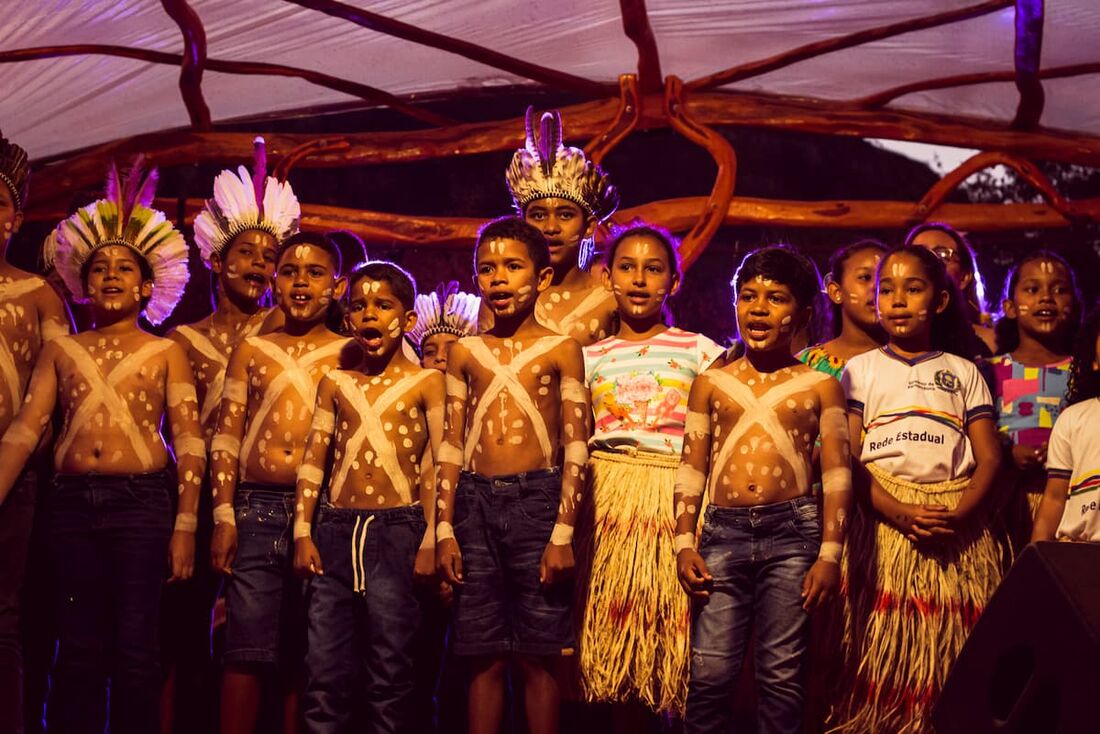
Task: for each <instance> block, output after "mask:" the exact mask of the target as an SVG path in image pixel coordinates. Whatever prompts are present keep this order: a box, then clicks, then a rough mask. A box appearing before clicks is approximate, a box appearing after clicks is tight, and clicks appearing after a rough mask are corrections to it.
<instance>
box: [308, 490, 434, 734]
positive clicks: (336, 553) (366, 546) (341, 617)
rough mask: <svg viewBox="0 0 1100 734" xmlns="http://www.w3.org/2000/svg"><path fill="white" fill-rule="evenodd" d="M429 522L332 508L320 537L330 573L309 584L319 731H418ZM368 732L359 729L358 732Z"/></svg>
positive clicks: (404, 513)
mask: <svg viewBox="0 0 1100 734" xmlns="http://www.w3.org/2000/svg"><path fill="white" fill-rule="evenodd" d="M425 528H427V523H426V522H425V520H424V510H423V508H421V506H420V505H412V506H408V507H395V508H391V509H385V510H373V511H370V510H350V509H342V508H336V507H332V506H331V505H327V504H326V505H322V507H321V509H320V512H319V517H318V519H317V525H316V527H315V528H314V530H313V539H314V542H315V543H316V545H317V551H318V552H319V553H320V555H321V565H322V566H323V568H324V575H322V576H314V577H312V578H311V579H310V580H309V582H308V583H307V584H306V605H307V609H308V618H309V626H308V639H309V645H308V651H307V653H306V671H307V680H306V692H305V697H304V699H303V701H302V714H303V718H304V719H305V725H306V730H307V731H309V732H311V733H320V732H326V733H327V732H332V733H333V734H335V733H336V732H347V731H351V729H352V726H353V720H354V716H353V713H354V710H355V708H356V706H357V705H364V706H365V708H366V711H365V714H366V721H365V722H364V724H365V726H364V727H362V730H363V731H366V732H379V733H381V732H412V731H414V729H415V726H414V725H413V721H414V719H415V712H414V710H413V709H414V696H413V654H414V648H415V640H416V634H417V631H418V629H419V627H420V622H421V617H422V610H421V602H420V599H419V598H418V596H417V589H416V587H415V581H414V579H413V565H414V564H415V562H416V552H417V550H418V549H419V547H420V541H421V539H422V538H423V537H424V530H425ZM356 730H359V727H356Z"/></svg>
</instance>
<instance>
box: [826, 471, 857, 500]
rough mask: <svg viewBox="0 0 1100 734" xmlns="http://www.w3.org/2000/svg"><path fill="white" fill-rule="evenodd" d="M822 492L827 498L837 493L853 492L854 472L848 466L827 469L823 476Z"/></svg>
mask: <svg viewBox="0 0 1100 734" xmlns="http://www.w3.org/2000/svg"><path fill="white" fill-rule="evenodd" d="M821 491H822V492H823V493H824V494H825V495H826V496H827V495H830V494H835V493H837V492H851V491H852V470H851V468H850V467H847V466H836V467H833V468H832V469H826V470H825V471H824V472H823V473H822V474H821Z"/></svg>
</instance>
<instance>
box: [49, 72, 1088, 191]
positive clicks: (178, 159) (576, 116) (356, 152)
mask: <svg viewBox="0 0 1100 734" xmlns="http://www.w3.org/2000/svg"><path fill="white" fill-rule="evenodd" d="M618 105H619V103H618V102H616V101H614V100H610V99H605V100H600V101H596V102H585V103H583V104H580V105H574V106H572V107H565V108H563V109H562V116H563V118H564V119H565V121H566V126H565V127H566V130H565V131H566V133H567V134H568V135H569V137H570V139H571V140H586V139H588V140H590V139H592V138H594V137H596V136H598V135H602V134H603V133H604V132H605V131H606V130H607V128H608V125H609V124H610V122H611V120H612V119H613V117H614V115H615V113H616V110H617V109H618ZM662 105H663V99H662V98H661V97H656V96H645V97H641V98H639V109H640V111H641V117H640V119H639V121H638V125H639V126H641V127H647V128H660V127H666V126H667V125H668V121H667V119H665V118H664V116H663V114H662V113H661V106H662ZM687 108H688V111H689V113H690V114H691V116H692V117H693V118H694V119H696V120H698V121H699V122H700V123H702V124H705V125H710V126H716V125H732V126H746V127H759V128H767V129H777V130H797V131H800V132H808V133H822V134H826V135H843V136H848V137H868V138H887V139H891V140H914V141H920V142H925V143H938V144H941V145H955V146H959V147H965V148H978V149H985V150H1002V151H1007V152H1011V153H1012V154H1013V155H1017V156H1021V157H1027V158H1031V159H1036V160H1052V161H1061V162H1066V163H1077V164H1081V165H1091V166H1100V136H1094V135H1085V134H1072V133H1066V132H1061V131H1057V130H1046V129H1042V128H1040V129H1038V130H1034V131H1020V130H1010V129H1009V128H1007V127H1006V126H1004V125H998V124H994V123H991V122H989V121H986V120H974V119H965V118H951V117H947V116H943V115H930V114H918V113H911V112H904V111H895V110H881V111H867V110H861V109H859V108H857V107H854V106H852V105H850V104H845V103H839V102H822V101H815V100H808V99H797V98H791V97H778V96H774V95H761V94H728V93H721V94H714V93H712V94H693V95H691V96H690V97H688V98H687ZM254 137H255V133H226V132H210V133H196V132H189V131H177V132H161V133H151V134H148V135H139V136H136V137H133V138H127V139H124V140H118V141H114V142H111V143H107V144H105V145H101V146H98V147H96V148H93V149H91V150H89V151H87V152H85V153H83V154H81V155H77V156H74V157H72V158H69V159H67V160H64V161H61V162H58V163H54V164H51V165H48V166H45V167H43V168H41V169H37V170H36V171H35V174H34V180H33V182H32V184H31V185H32V186H33V188H34V199H35V200H37V201H40V202H43V203H45V202H47V201H50V200H53V199H63V200H65V201H66V202H67V201H68V198H69V197H70V196H71V195H72V192H73V191H74V190H79V189H82V188H85V187H88V186H98V185H99V183H100V182H101V181H102V180H103V172H104V171H105V170H106V169H107V166H108V165H109V164H110V161H112V160H123V159H126V158H130V157H133V156H134V155H135V154H137V153H145V154H146V155H148V156H149V158H150V162H151V163H155V164H157V165H159V166H173V165H183V164H192V163H209V164H220V165H230V164H236V163H239V162H241V161H246V160H250V159H251V156H252V139H253V138H254ZM264 137H265V139H266V140H267V146H268V151H269V153H270V154H271V155H286V154H288V153H289V152H290V151H292V150H293V149H295V148H297V147H298V146H300V145H302V144H303V143H308V142H310V141H312V140H316V138H317V136H315V135H310V134H291V133H274V134H265V136H264ZM342 139H344V140H347V141H348V143H349V145H350V147H349V148H348V149H347V151H345V152H343V153H321V154H318V155H313V156H310V157H309V158H307V159H305V160H303V161H301V163H300V165H302V166H308V167H310V168H326V167H328V168H332V167H345V166H364V165H372V164H378V163H402V162H412V161H422V160H431V159H436V158H447V157H450V156H456V155H471V154H475V153H489V152H494V151H501V150H511V149H515V148H517V147H519V146H521V145H523V121H522V120H521V119H519V118H514V119H511V120H504V121H500V122H479V123H471V124H465V125H453V126H450V127H445V128H439V129H434V130H419V131H413V132H379V133H351V134H347V135H344V136H342ZM612 173H614V172H612Z"/></svg>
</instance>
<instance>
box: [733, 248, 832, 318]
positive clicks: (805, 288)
mask: <svg viewBox="0 0 1100 734" xmlns="http://www.w3.org/2000/svg"><path fill="white" fill-rule="evenodd" d="M754 278H765V279H767V280H774V281H775V282H776V283H782V284H783V285H785V286H787V287H788V288H790V289H791V294H792V295H793V296H794V299H795V301H797V302H798V305H799V306H801V307H803V308H814V306H815V303H814V302H815V301H816V299H817V296H818V294H820V293H821V278H820V276H819V275H818V274H817V266H816V265H814V263H813V261H812V260H810V259H809V258H808V257H806V256H805V255H803V254H802V253H800V252H798V251H797V250H795V249H794V248H793V247H791V246H790V245H770V246H768V247H761V248H760V249H758V250H753V251H752V252H750V253H749V254H747V255H745V257H744V259H743V260H742V261H741V264H740V265H738V266H737V271H736V272H735V273H734V274H733V290H734V297H735V298H736V297H737V296H736V294H738V293H740V292H741V286H742V285H744V284H745V283H746V282H748V281H750V280H753V279H754Z"/></svg>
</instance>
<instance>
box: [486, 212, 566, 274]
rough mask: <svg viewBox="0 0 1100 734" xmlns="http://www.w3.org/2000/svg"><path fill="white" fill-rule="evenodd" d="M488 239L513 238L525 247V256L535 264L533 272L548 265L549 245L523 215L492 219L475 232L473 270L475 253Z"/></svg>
mask: <svg viewBox="0 0 1100 734" xmlns="http://www.w3.org/2000/svg"><path fill="white" fill-rule="evenodd" d="M489 240H515V241H516V242H520V243H522V244H523V246H524V247H526V248H527V256H528V257H530V258H531V262H532V263H534V265H535V272H538V271H540V270H542V269H543V268H546V267H549V266H550V245H548V244H547V243H546V237H544V236H543V234H542V232H540V231H539V230H538V228H536V227H535V226H534V225H531V224H528V223H527V222H526V221H524V219H523V217H516V216H508V217H500V218H498V219H494V220H493V221H491V222H489V223H487V224H486V225H485V226H484V227H482V228H481V229H480V230H479V231H478V233H477V244H476V245H475V246H474V271H475V272H476V271H477V253H478V251H479V250H481V246H482V245H483V244H485V243H486V242H488V241H489Z"/></svg>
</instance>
